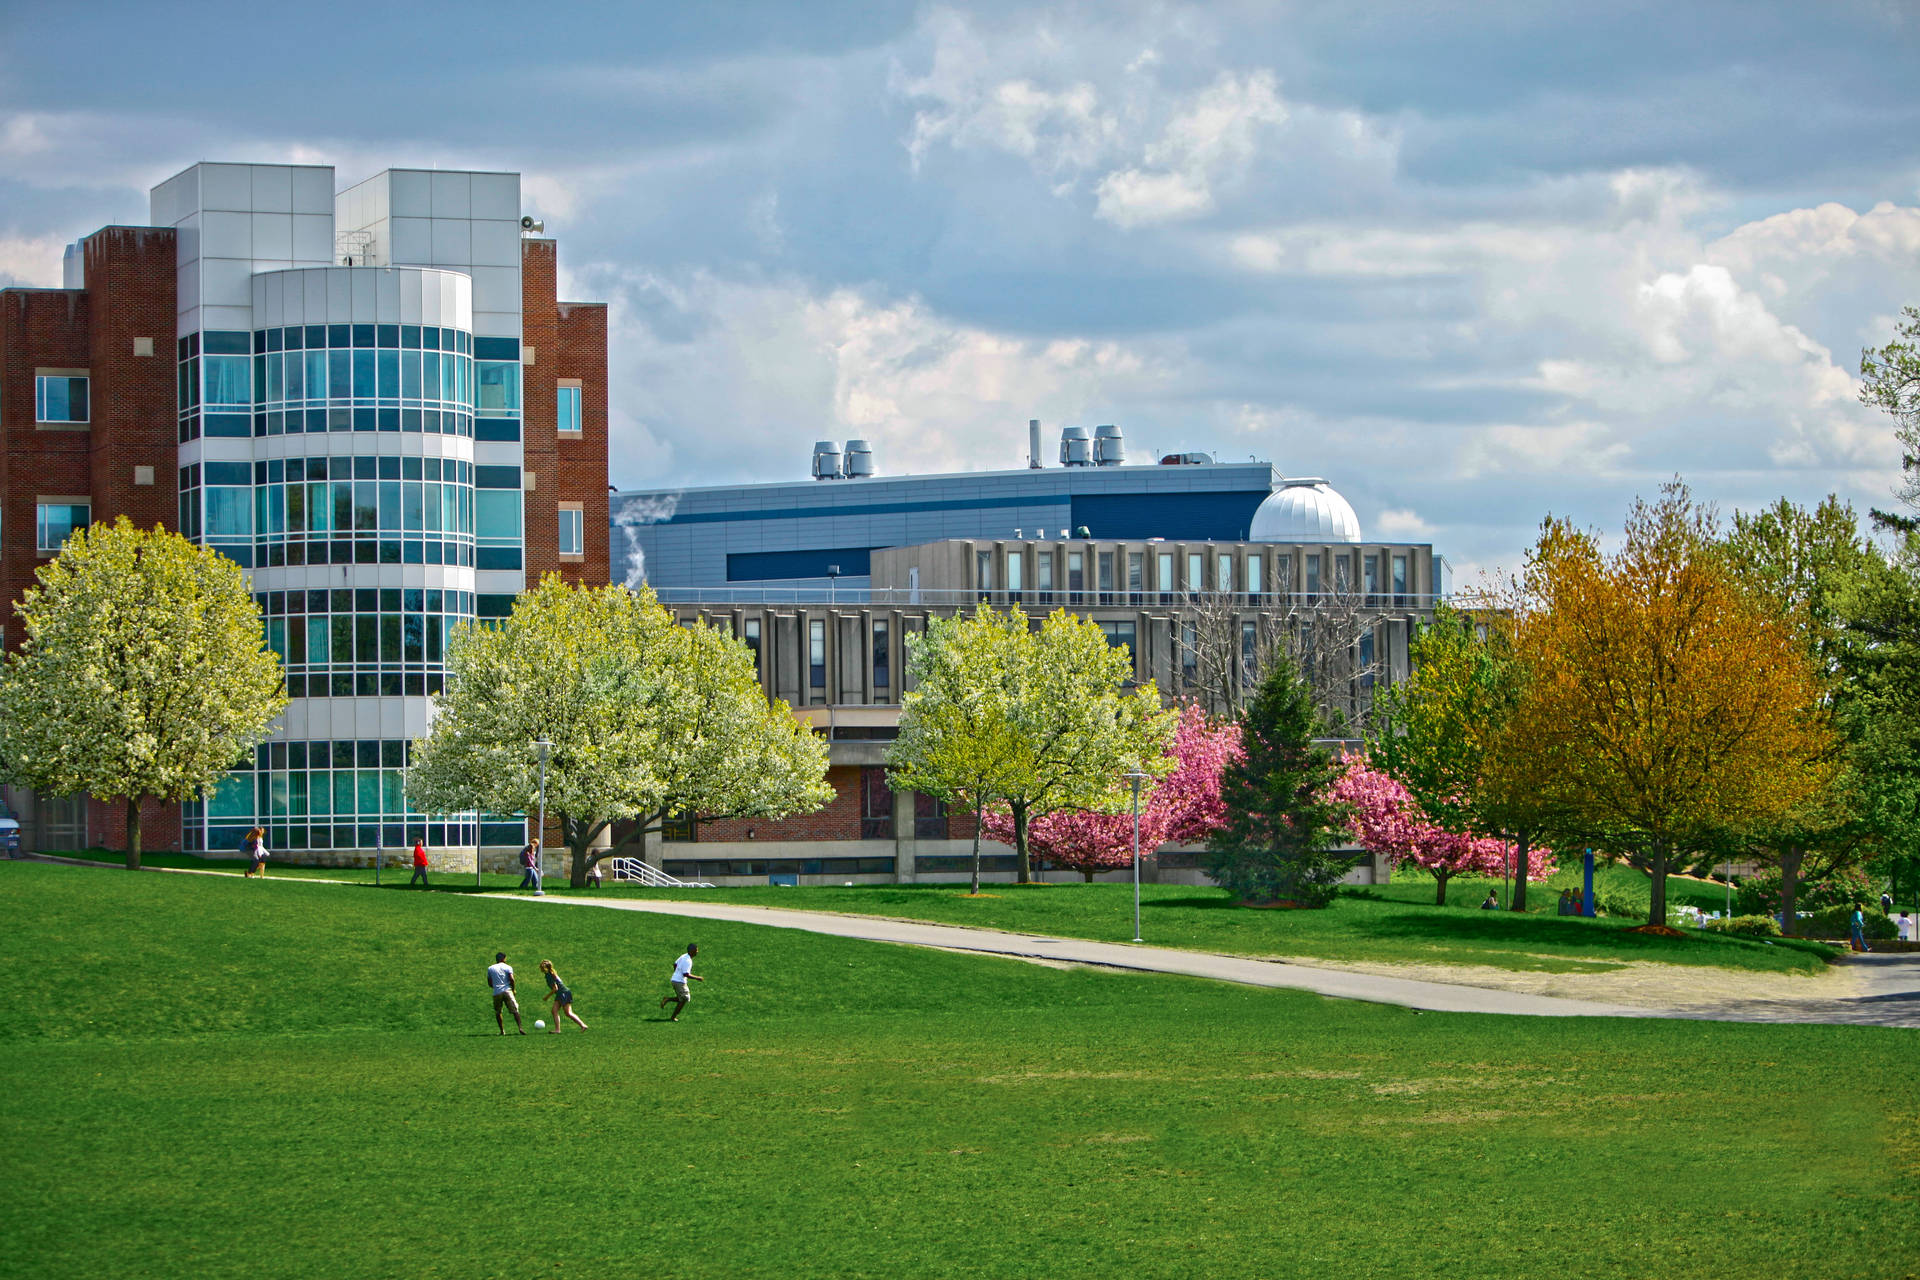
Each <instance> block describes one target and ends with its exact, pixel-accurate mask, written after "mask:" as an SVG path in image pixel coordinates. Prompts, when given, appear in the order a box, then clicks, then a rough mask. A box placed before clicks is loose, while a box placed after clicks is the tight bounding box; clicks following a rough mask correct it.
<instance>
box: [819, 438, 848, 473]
mask: <svg viewBox="0 0 1920 1280" xmlns="http://www.w3.org/2000/svg"><path fill="white" fill-rule="evenodd" d="M840 476H841V472H840V446H839V445H837V444H835V443H834V442H833V441H831V440H816V441H814V443H813V478H814V479H815V480H838V479H840Z"/></svg>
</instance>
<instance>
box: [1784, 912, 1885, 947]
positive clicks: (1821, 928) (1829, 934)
mask: <svg viewBox="0 0 1920 1280" xmlns="http://www.w3.org/2000/svg"><path fill="white" fill-rule="evenodd" d="M1861 919H1862V920H1863V921H1864V922H1865V930H1864V932H1865V933H1866V935H1867V940H1868V941H1870V942H1871V941H1872V940H1874V939H1876V938H1897V937H1899V936H1900V926H1898V925H1896V924H1895V923H1894V922H1893V921H1891V920H1889V919H1887V917H1886V915H1885V913H1883V912H1882V911H1881V910H1880V908H1879V907H1868V908H1867V909H1866V910H1865V911H1863V912H1861ZM1852 920H1853V906H1852V904H1848V905H1846V906H1843V907H1828V908H1826V909H1825V910H1822V911H1816V912H1814V913H1813V915H1812V916H1811V917H1809V918H1808V919H1805V920H1802V921H1801V922H1800V928H1799V929H1798V930H1797V932H1799V933H1800V934H1802V935H1803V936H1806V937H1812V938H1845V937H1846V936H1847V934H1848V932H1849V926H1850V925H1851V923H1852Z"/></svg>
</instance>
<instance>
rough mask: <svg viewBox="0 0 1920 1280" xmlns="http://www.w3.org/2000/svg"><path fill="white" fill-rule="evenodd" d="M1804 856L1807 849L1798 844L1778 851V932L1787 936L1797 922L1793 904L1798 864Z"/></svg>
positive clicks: (1795, 899)
mask: <svg viewBox="0 0 1920 1280" xmlns="http://www.w3.org/2000/svg"><path fill="white" fill-rule="evenodd" d="M1806 856H1807V851H1806V850H1805V849H1802V848H1800V847H1799V846H1798V845H1790V846H1788V847H1787V848H1785V849H1782V850H1781V851H1780V932H1781V933H1782V934H1784V935H1785V936H1787V937H1789V938H1791V937H1793V936H1794V935H1793V930H1794V926H1795V925H1796V924H1797V923H1798V920H1797V919H1796V917H1795V916H1794V904H1795V903H1796V902H1797V901H1798V899H1799V897H1800V864H1801V862H1802V861H1803V860H1804V859H1805V858H1806Z"/></svg>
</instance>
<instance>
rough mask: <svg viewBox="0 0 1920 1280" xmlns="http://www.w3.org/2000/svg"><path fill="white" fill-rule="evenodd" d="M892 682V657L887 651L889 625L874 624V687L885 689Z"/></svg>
mask: <svg viewBox="0 0 1920 1280" xmlns="http://www.w3.org/2000/svg"><path fill="white" fill-rule="evenodd" d="M891 682H892V655H891V653H890V652H889V651H888V649H887V624H886V623H884V622H876V623H874V624H873V687H874V688H876V689H884V688H886V687H887V686H888V685H889V684H890V683H891Z"/></svg>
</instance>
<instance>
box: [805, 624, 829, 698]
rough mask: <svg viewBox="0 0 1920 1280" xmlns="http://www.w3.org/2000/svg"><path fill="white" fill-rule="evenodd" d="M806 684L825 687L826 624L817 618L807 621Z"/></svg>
mask: <svg viewBox="0 0 1920 1280" xmlns="http://www.w3.org/2000/svg"><path fill="white" fill-rule="evenodd" d="M807 685H808V687H809V688H813V689H823V690H824V689H825V688H826V687H827V624H826V623H825V622H822V621H820V620H819V619H815V620H813V621H811V622H809V623H807Z"/></svg>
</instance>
